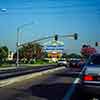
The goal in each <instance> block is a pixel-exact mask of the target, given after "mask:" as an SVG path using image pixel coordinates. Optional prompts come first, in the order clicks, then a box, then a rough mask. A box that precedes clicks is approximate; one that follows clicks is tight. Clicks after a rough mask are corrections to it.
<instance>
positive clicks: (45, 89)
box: [0, 68, 89, 100]
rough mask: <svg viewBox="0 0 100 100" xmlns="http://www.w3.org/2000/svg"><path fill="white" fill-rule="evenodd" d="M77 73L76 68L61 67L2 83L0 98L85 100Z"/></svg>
mask: <svg viewBox="0 0 100 100" xmlns="http://www.w3.org/2000/svg"><path fill="white" fill-rule="evenodd" d="M79 73H80V70H78V69H69V68H62V69H59V70H56V71H54V72H50V73H43V74H42V75H41V76H36V77H33V78H30V79H27V80H22V81H19V82H14V83H12V84H9V85H4V86H2V87H1V88H0V100H68V99H70V100H86V99H84V95H83V94H82V92H81V90H80V88H79V84H77V83H78V81H77V79H78V75H79ZM76 81H77V82H76ZM86 97H87V96H86ZM87 100H89V99H87Z"/></svg>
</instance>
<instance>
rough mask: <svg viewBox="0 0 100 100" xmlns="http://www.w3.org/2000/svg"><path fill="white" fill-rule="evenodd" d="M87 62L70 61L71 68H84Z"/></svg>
mask: <svg viewBox="0 0 100 100" xmlns="http://www.w3.org/2000/svg"><path fill="white" fill-rule="evenodd" d="M84 64H85V62H84V61H83V60H70V62H69V66H70V67H72V68H82V67H83V66H84Z"/></svg>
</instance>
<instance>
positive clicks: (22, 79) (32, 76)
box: [0, 67, 65, 87]
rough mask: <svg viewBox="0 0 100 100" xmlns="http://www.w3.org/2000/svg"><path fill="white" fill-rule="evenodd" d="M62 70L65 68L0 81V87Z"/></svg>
mask: <svg viewBox="0 0 100 100" xmlns="http://www.w3.org/2000/svg"><path fill="white" fill-rule="evenodd" d="M62 69H65V67H60V68H54V69H49V70H45V71H41V72H35V73H31V74H27V75H23V76H17V77H13V78H9V79H4V80H1V81H0V87H4V86H7V85H10V84H12V83H15V82H20V81H24V80H27V79H31V78H35V77H37V76H42V75H45V74H49V73H53V72H55V71H58V70H62Z"/></svg>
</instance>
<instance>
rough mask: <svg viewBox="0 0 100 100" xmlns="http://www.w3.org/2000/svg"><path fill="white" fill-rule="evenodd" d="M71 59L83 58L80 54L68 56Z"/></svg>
mask: <svg viewBox="0 0 100 100" xmlns="http://www.w3.org/2000/svg"><path fill="white" fill-rule="evenodd" d="M68 57H69V58H81V56H80V55H79V54H76V53H71V54H69V55H68Z"/></svg>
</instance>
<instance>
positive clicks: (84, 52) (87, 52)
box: [81, 45, 96, 58]
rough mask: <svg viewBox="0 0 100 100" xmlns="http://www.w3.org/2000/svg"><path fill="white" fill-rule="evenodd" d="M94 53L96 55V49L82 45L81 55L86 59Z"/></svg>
mask: <svg viewBox="0 0 100 100" xmlns="http://www.w3.org/2000/svg"><path fill="white" fill-rule="evenodd" d="M94 53H96V49H95V48H94V47H91V46H90V45H83V46H82V48H81V54H82V56H83V57H85V58H88V57H89V56H90V55H91V54H94Z"/></svg>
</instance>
